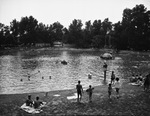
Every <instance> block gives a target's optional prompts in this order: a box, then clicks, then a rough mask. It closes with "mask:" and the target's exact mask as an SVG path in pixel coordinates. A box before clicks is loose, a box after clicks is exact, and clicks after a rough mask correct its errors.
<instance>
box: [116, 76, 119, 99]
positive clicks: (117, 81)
mask: <svg viewBox="0 0 150 116" xmlns="http://www.w3.org/2000/svg"><path fill="white" fill-rule="evenodd" d="M115 88H116V94H117V99H118V98H119V89H120V82H119V78H118V77H117V78H116V82H115Z"/></svg>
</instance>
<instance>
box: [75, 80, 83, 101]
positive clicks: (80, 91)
mask: <svg viewBox="0 0 150 116" xmlns="http://www.w3.org/2000/svg"><path fill="white" fill-rule="evenodd" d="M76 89H77V96H78V98H77V101H78V102H79V101H81V99H82V93H83V88H82V85H81V84H80V81H78V84H77V85H76Z"/></svg>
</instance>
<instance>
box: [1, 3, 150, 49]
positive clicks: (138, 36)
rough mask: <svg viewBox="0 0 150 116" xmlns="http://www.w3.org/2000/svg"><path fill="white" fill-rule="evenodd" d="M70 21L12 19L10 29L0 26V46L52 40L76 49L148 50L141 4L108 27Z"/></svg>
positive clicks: (147, 18)
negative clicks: (48, 21)
mask: <svg viewBox="0 0 150 116" xmlns="http://www.w3.org/2000/svg"><path fill="white" fill-rule="evenodd" d="M82 26H83V24H82V21H81V20H77V19H74V20H73V21H72V23H71V24H70V25H69V27H68V28H66V27H64V26H63V25H62V24H60V23H59V22H55V23H53V24H50V25H45V24H43V23H38V21H37V20H36V19H35V18H34V17H33V16H30V17H22V18H21V20H20V21H17V20H16V19H14V20H13V21H12V22H10V26H5V25H4V24H2V23H0V46H1V48H3V47H6V46H7V47H8V46H9V47H11V46H34V45H35V44H36V43H48V44H50V45H51V46H53V43H54V42H55V41H60V42H63V43H67V44H74V45H75V46H76V47H80V48H91V47H92V48H104V47H107V48H114V49H130V50H150V11H147V9H146V8H145V6H144V5H142V4H140V5H136V6H135V7H134V8H132V9H128V8H126V9H124V11H123V16H122V21H119V22H117V23H115V24H112V22H111V21H109V19H108V18H106V19H105V20H104V21H101V20H95V21H94V22H93V23H91V21H87V22H86V23H85V27H84V28H82Z"/></svg>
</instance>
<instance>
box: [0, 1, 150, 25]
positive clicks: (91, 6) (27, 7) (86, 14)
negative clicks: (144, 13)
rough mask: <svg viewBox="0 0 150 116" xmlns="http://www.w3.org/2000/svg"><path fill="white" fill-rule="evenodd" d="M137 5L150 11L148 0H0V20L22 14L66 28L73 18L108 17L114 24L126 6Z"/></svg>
mask: <svg viewBox="0 0 150 116" xmlns="http://www.w3.org/2000/svg"><path fill="white" fill-rule="evenodd" d="M139 4H144V6H145V7H146V8H147V10H150V0H0V23H3V24H5V25H10V22H12V20H13V19H16V20H17V21H20V20H21V17H25V16H28V17H29V16H31V15H32V16H33V17H34V18H35V19H37V20H38V22H39V23H40V22H42V23H44V24H46V25H47V24H48V25H50V24H53V23H54V22H57V21H58V22H60V23H61V24H62V25H63V26H64V27H67V28H68V26H69V25H70V24H71V23H72V21H73V20H74V19H80V20H81V21H82V23H83V24H85V22H86V21H89V20H91V22H92V23H93V21H94V20H99V19H100V20H101V21H103V20H104V19H105V18H109V20H110V21H111V22H112V23H117V22H118V21H121V20H122V13H123V10H124V9H125V8H130V9H132V8H133V7H135V6H136V5H139Z"/></svg>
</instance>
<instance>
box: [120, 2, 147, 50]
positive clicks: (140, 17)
mask: <svg viewBox="0 0 150 116" xmlns="http://www.w3.org/2000/svg"><path fill="white" fill-rule="evenodd" d="M146 10H147V9H146V8H145V6H144V5H142V4H140V5H136V6H135V7H134V8H133V9H125V10H124V12H123V19H122V26H123V29H124V30H123V31H124V32H123V33H124V34H125V35H127V38H126V39H127V41H128V46H129V47H130V48H132V49H135V50H142V49H148V48H149V45H148V44H149V39H148V38H149V34H148V33H149V27H150V22H149V20H150V18H149V17H150V16H149V11H146Z"/></svg>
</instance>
